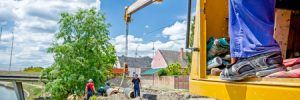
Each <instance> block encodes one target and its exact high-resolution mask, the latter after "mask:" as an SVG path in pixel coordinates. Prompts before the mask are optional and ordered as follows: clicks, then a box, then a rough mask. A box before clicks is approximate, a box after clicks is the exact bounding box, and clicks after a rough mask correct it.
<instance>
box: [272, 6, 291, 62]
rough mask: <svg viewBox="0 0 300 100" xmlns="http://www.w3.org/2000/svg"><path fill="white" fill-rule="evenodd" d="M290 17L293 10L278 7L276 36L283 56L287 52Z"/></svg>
mask: <svg viewBox="0 0 300 100" xmlns="http://www.w3.org/2000/svg"><path fill="white" fill-rule="evenodd" d="M290 19H291V10H285V9H276V16H275V33H274V38H275V40H276V41H277V42H278V43H279V45H280V48H281V51H282V56H283V58H286V54H287V45H288V37H289V29H290Z"/></svg>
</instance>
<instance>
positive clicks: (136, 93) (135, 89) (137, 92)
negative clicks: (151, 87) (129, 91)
mask: <svg viewBox="0 0 300 100" xmlns="http://www.w3.org/2000/svg"><path fill="white" fill-rule="evenodd" d="M133 92H134V97H137V96H140V88H134V91H133Z"/></svg>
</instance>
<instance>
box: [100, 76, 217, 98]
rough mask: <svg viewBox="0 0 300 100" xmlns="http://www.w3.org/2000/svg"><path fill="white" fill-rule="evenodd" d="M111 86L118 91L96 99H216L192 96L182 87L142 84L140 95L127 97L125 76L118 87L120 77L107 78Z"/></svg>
mask: <svg viewBox="0 0 300 100" xmlns="http://www.w3.org/2000/svg"><path fill="white" fill-rule="evenodd" d="M109 82H110V83H111V85H112V87H113V88H117V89H118V90H119V92H118V93H116V94H112V95H109V96H105V97H104V96H99V97H97V100H216V99H212V98H207V97H202V96H193V95H190V94H189V91H188V90H182V89H162V88H157V87H151V86H142V89H141V96H140V97H137V98H129V97H127V96H126V95H125V94H124V93H123V90H124V88H128V87H129V88H130V87H131V82H130V79H129V78H127V79H125V80H124V82H123V84H122V85H121V87H120V82H121V78H114V79H111V80H109Z"/></svg>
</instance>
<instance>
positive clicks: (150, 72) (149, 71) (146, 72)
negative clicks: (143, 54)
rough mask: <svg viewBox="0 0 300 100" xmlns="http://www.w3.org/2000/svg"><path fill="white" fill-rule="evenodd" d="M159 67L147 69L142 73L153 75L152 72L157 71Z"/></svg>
mask: <svg viewBox="0 0 300 100" xmlns="http://www.w3.org/2000/svg"><path fill="white" fill-rule="evenodd" d="M159 70H160V68H157V69H149V70H146V71H144V72H143V73H142V75H153V74H154V73H157V72H159Z"/></svg>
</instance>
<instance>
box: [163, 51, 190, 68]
mask: <svg viewBox="0 0 300 100" xmlns="http://www.w3.org/2000/svg"><path fill="white" fill-rule="evenodd" d="M159 51H160V53H161V55H162V56H163V58H164V59H165V61H166V63H167V64H168V65H169V64H174V63H180V64H181V66H182V67H187V57H186V55H185V54H183V57H182V58H181V57H180V52H179V51H171V50H159Z"/></svg>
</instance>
